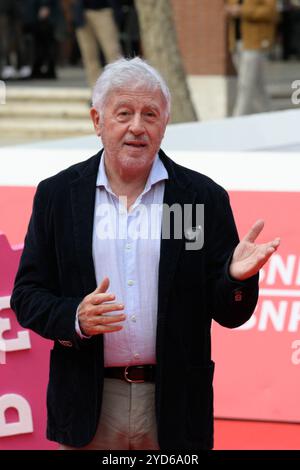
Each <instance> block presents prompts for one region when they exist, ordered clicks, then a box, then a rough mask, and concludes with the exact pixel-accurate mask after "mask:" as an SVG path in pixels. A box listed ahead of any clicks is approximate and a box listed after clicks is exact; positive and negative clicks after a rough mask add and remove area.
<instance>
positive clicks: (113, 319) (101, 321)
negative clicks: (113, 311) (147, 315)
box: [96, 313, 126, 326]
mask: <svg viewBox="0 0 300 470" xmlns="http://www.w3.org/2000/svg"><path fill="white" fill-rule="evenodd" d="M124 320H126V315H124V313H122V314H121V315H101V317H97V320H96V321H97V325H98V326H99V325H110V324H111V323H118V322H122V321H124Z"/></svg>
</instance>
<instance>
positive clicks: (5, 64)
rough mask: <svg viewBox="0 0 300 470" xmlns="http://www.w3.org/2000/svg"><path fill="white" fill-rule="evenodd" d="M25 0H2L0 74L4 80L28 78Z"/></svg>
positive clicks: (0, 4) (0, 14)
mask: <svg viewBox="0 0 300 470" xmlns="http://www.w3.org/2000/svg"><path fill="white" fill-rule="evenodd" d="M23 3H24V2H23V1H22V0H0V76H1V78H2V79H3V80H10V79H16V78H28V77H29V76H30V73H31V69H30V67H29V51H28V47H27V46H28V44H27V42H26V41H25V40H24V37H23V6H24V5H23Z"/></svg>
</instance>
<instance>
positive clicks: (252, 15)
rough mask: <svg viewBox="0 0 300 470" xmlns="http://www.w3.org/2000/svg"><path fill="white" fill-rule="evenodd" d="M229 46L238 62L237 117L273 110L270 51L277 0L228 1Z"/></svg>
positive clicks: (226, 8) (234, 111)
mask: <svg viewBox="0 0 300 470" xmlns="http://www.w3.org/2000/svg"><path fill="white" fill-rule="evenodd" d="M225 11H226V14H227V17H228V20H229V47H230V50H231V52H232V53H233V59H234V62H236V63H237V69H238V83H237V97H236V102H235V106H234V110H233V115H234V116H242V115H245V114H251V113H253V112H264V111H269V110H270V109H271V104H270V99H269V96H268V93H267V91H266V85H265V78H264V67H265V61H266V52H267V51H268V50H269V49H270V47H271V46H272V45H273V42H274V39H275V33H276V26H277V21H278V12H277V2H276V0H226V5H225Z"/></svg>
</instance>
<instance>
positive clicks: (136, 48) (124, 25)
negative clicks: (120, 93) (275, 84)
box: [0, 0, 300, 83]
mask: <svg viewBox="0 0 300 470" xmlns="http://www.w3.org/2000/svg"><path fill="white" fill-rule="evenodd" d="M277 5H278V11H279V15H280V16H279V21H278V24H277V33H276V41H275V47H277V49H276V50H277V51H278V50H279V54H278V53H276V54H272V51H270V58H271V59H272V58H273V59H274V58H276V59H282V60H289V59H296V60H298V59H300V0H281V1H278V2H277ZM85 8H88V9H89V11H91V10H92V11H94V12H96V11H97V13H98V14H99V17H97V16H95V17H91V18H89V21H88V24H86V25H84V29H83V24H82V17H81V16H80V15H81V13H82V10H84V9H85ZM104 10H105V11H106V13H107V12H108V10H110V11H111V14H112V18H113V22H114V25H115V28H116V29H115V31H116V33H115V35H116V38H115V40H114V38H113V35H114V30H113V29H112V28H110V29H107V30H106V32H105V34H103V35H102V37H97V34H95V32H96V31H100V32H101V31H103V27H100V28H99V27H98V28H95V24H96V23H97V24H98V25H99V24H100V23H99V21H101V19H100V12H101V14H102V15H103V12H104ZM102 22H103V23H102V24H104V25H106V26H105V27H106V28H108V25H109V18H108V17H107V16H106V18H104V17H103V19H102ZM105 37H106V38H108V41H106V42H105ZM103 39H104V41H103ZM96 41H97V43H98V46H100V48H99V49H100V55H99V49H98V47H97V48H96V44H95V43H94V42H96ZM114 41H115V43H114ZM120 51H121V52H122V53H123V54H124V55H126V56H133V55H137V54H140V53H141V52H142V51H141V41H140V35H139V25H138V17H137V13H136V10H135V6H134V0H0V76H1V78H2V79H3V80H24V79H31V78H32V79H33V78H39V79H40V78H47V79H55V78H56V77H57V73H56V67H57V66H58V65H59V66H64V65H81V64H82V63H83V65H84V66H85V68H86V69H87V78H88V81H89V82H90V83H91V82H92V81H93V76H95V75H97V73H98V71H99V69H98V70H97V69H96V70H88V64H89V63H92V62H93V60H90V59H91V56H92V55H93V54H94V55H95V54H98V55H99V61H100V65H101V64H102V65H104V64H105V63H106V62H108V61H110V60H112V59H114V57H115V55H117V54H118V53H119V52H120Z"/></svg>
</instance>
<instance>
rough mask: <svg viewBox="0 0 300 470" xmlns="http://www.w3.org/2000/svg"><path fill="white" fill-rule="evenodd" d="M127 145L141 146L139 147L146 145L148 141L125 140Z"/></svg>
mask: <svg viewBox="0 0 300 470" xmlns="http://www.w3.org/2000/svg"><path fill="white" fill-rule="evenodd" d="M125 145H127V146H129V147H136V148H139V147H146V145H147V143H146V142H142V141H134V140H130V141H128V142H125Z"/></svg>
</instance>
